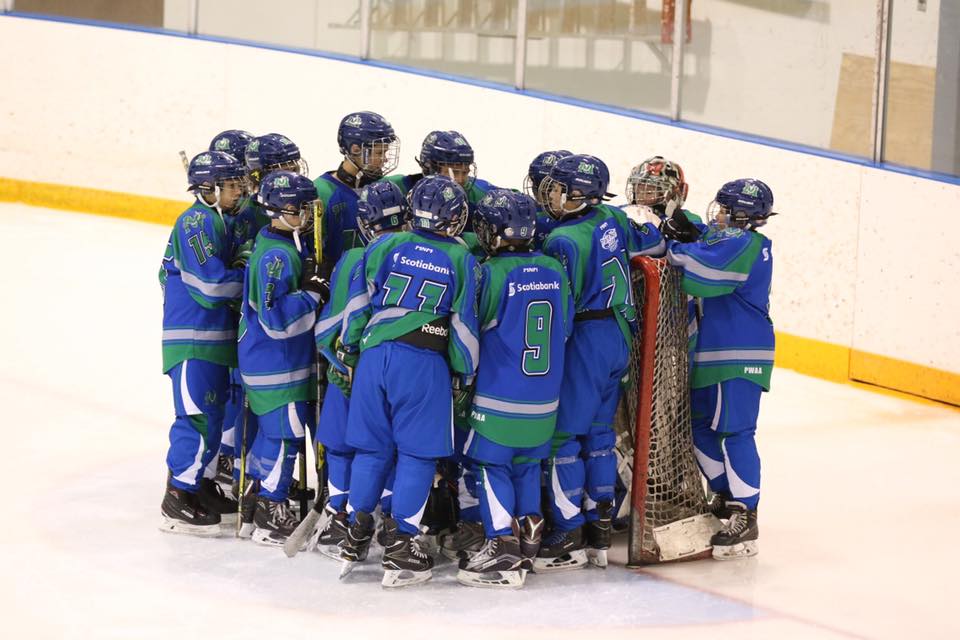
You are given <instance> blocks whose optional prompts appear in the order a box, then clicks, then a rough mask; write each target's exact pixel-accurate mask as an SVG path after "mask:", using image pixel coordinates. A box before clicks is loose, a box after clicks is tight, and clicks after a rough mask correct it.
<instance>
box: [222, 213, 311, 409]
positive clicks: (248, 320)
mask: <svg viewBox="0 0 960 640" xmlns="http://www.w3.org/2000/svg"><path fill="white" fill-rule="evenodd" d="M302 247H303V248H302V253H301V252H298V251H297V247H296V245H295V244H294V241H293V236H292V234H290V233H289V232H284V231H280V230H277V229H273V228H271V227H266V228H264V229H262V230H261V231H260V233H259V235H258V236H257V240H256V244H255V246H254V250H253V255H252V256H251V257H250V262H249V266H248V268H247V277H246V280H245V282H244V296H243V307H242V311H243V313H242V319H241V321H240V340H239V347H238V351H239V361H240V367H239V368H240V377H241V379H242V380H243V385H244V387H245V388H246V390H247V397H248V398H249V399H250V408H251V409H252V410H253V412H254V413H256V414H257V415H263V414H265V413H268V412H269V411H272V410H274V409H276V408H278V407H281V406H283V405H285V404H287V403H290V402H297V401H304V400H315V399H316V397H317V392H316V376H315V372H314V357H313V354H314V349H313V344H312V340H313V327H314V324H315V322H316V311H317V305H318V304H319V302H320V296H319V295H317V294H316V293H313V292H310V291H303V290H302V289H300V288H299V285H300V276H301V273H302V270H303V258H304V257H306V256H307V255H308V254H309V252H310V251H311V250H312V249H311V248H310V246H309V244H307V243H303V245H302Z"/></svg>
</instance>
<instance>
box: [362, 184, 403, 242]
mask: <svg viewBox="0 0 960 640" xmlns="http://www.w3.org/2000/svg"><path fill="white" fill-rule="evenodd" d="M409 214H410V203H409V202H407V198H406V197H405V196H404V195H403V192H402V191H400V187H398V186H397V185H395V184H393V183H392V182H387V181H382V182H374V183H372V184H368V185H367V186H365V187H364V188H363V189H362V190H361V191H360V201H359V202H357V228H358V229H359V230H360V235H361V236H362V237H363V239H364V240H365V241H366V242H371V241H373V239H374V238H376V237H377V236H378V235H379V234H380V233H381V232H383V231H387V230H391V229H399V228H400V227H402V226H403V225H404V224H406V222H407V219H408V218H409Z"/></svg>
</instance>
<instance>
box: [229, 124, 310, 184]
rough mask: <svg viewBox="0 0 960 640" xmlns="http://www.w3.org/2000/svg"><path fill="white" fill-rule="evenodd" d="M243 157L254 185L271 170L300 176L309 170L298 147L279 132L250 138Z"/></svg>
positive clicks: (305, 174) (307, 173)
mask: <svg viewBox="0 0 960 640" xmlns="http://www.w3.org/2000/svg"><path fill="white" fill-rule="evenodd" d="M244 157H245V159H246V163H247V170H248V171H249V173H250V178H251V180H252V181H253V186H254V187H256V186H259V185H260V181H261V180H262V179H263V177H264V176H265V175H266V174H268V173H270V172H271V171H292V172H294V173H299V174H300V175H302V176H307V175H309V172H310V168H309V167H308V166H307V161H306V160H304V159H303V158H301V157H300V147H298V146H297V145H295V144H294V143H293V141H292V140H290V138H288V137H286V136H282V135H280V134H279V133H268V134H266V135H264V136H257V137H256V138H254V139H253V140H251V141H250V143H249V144H248V145H247V151H246V154H245V156H244Z"/></svg>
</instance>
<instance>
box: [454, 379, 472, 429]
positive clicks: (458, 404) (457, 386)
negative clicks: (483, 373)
mask: <svg viewBox="0 0 960 640" xmlns="http://www.w3.org/2000/svg"><path fill="white" fill-rule="evenodd" d="M471 400H473V385H472V384H464V383H463V382H462V381H461V380H460V377H459V376H454V378H453V417H454V422H456V423H458V424H465V423H466V421H467V415H468V414H469V413H470V402H471Z"/></svg>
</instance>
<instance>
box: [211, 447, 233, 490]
mask: <svg viewBox="0 0 960 640" xmlns="http://www.w3.org/2000/svg"><path fill="white" fill-rule="evenodd" d="M213 480H214V482H216V483H217V484H219V485H220V486H221V487H224V488H225V489H224V490H226V489H228V488H229V487H230V486H232V485H233V456H228V455H224V454H222V453H221V454H219V455H218V456H217V475H216V476H214V478H213Z"/></svg>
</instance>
